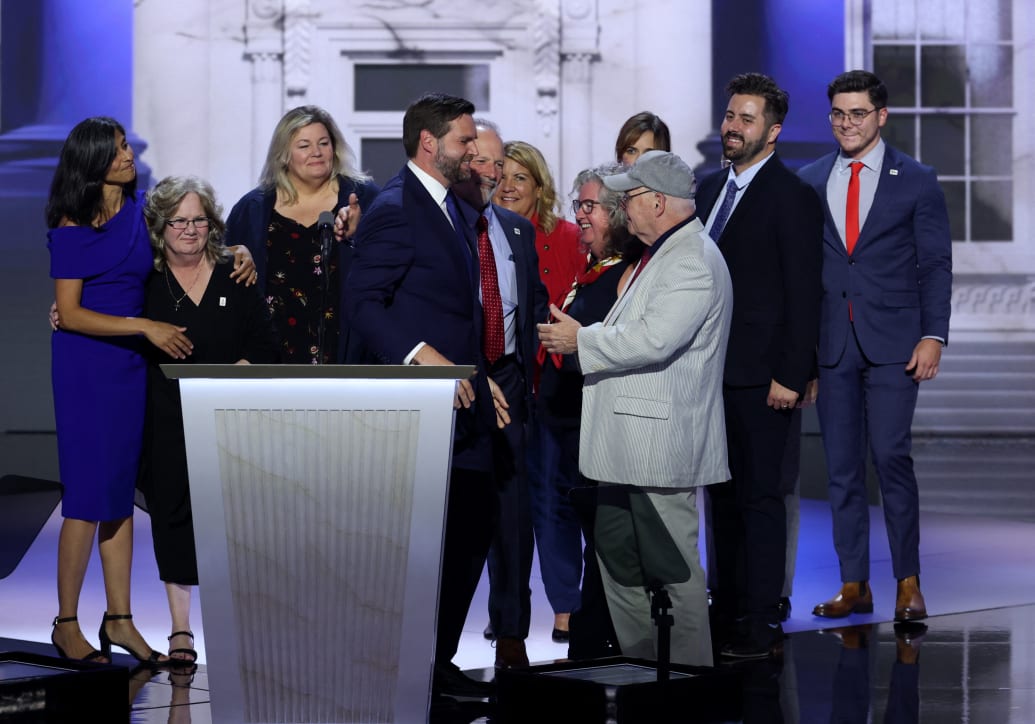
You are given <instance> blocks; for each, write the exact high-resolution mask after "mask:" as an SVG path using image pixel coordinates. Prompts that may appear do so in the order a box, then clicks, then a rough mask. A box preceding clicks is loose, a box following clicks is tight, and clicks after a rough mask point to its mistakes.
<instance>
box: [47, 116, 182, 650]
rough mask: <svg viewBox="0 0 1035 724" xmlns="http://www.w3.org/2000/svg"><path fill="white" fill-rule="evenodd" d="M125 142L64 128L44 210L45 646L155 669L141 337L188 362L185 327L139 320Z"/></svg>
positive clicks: (146, 266)
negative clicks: (89, 575) (54, 563)
mask: <svg viewBox="0 0 1035 724" xmlns="http://www.w3.org/2000/svg"><path fill="white" fill-rule="evenodd" d="M142 206H143V201H142V198H141V196H139V195H137V193H136V167H135V165H134V162H133V150H132V149H131V148H130V146H129V144H128V143H127V142H126V133H125V130H124V129H123V128H122V126H121V125H119V123H118V122H117V121H114V120H112V119H110V118H101V117H99V118H89V119H87V120H85V121H83V122H81V123H79V124H78V125H77V126H76V127H75V128H73V129H72V132H71V134H69V136H68V139H67V140H66V141H65V144H64V146H63V147H62V149H61V157H60V159H59V161H58V167H57V170H56V171H55V173H54V180H53V182H52V184H51V188H50V198H49V200H48V202H47V212H46V214H47V226H48V228H49V229H50V231H49V232H48V238H49V243H48V248H49V249H50V260H51V276H52V277H53V278H54V285H55V291H56V299H57V310H58V315H59V319H60V328H59V329H58V330H57V331H56V332H55V333H54V335H53V339H52V343H51V352H52V362H51V364H52V378H53V388H54V412H55V418H56V422H57V437H58V461H59V465H60V470H61V481H62V483H63V484H64V488H65V492H64V497H63V499H62V505H61V514H62V516H64V518H65V520H64V522H63V523H62V526H61V535H60V538H59V542H58V615H57V617H56V618H55V619H54V628H53V632H52V633H51V641H52V642H53V643H54V646H55V648H57V650H58V653H59V654H61V655H62V656H66V657H68V658H74V659H102V658H107V659H109V660H110V657H111V645H112V644H115V645H117V646H120V647H122V648H124V649H125V650H126V651H128V652H129V653H130V654H132V655H133V656H134V657H136V658H137V659H139V660H141V661H144V662H150V663H159V662H162V661H165V660H167V657H165V656H163V655H161V654H159V653H158V652H156V651H154V650H153V649H152V648H151V647H150V646H149V645H148V644H147V642H146V641H145V640H144V638H143V636H141V635H140V632H139V631H137V629H136V627H135V626H134V625H133V621H132V615H131V613H130V564H131V561H132V556H133V497H134V485H135V482H136V479H137V470H138V467H139V463H140V451H141V446H142V430H143V423H144V400H145V389H146V384H147V369H146V365H145V363H144V359H143V357H142V356H141V354H140V346H141V345H142V344H143V343H144V341H143V340H142V339H141V337H143V338H145V339H146V340H147V342H150V343H151V344H153V345H154V346H156V347H158V348H159V349H161V350H163V351H164V352H165V353H167V354H168V355H170V356H172V357H175V358H176V359H184V358H186V357H187V355H189V354H190V353H191V342H190V340H189V339H188V338H187V336H186V335H185V334H184V331H185V328H183V327H176V326H174V325H172V324H167V323H165V322H156V321H153V320H150V319H146V318H143V317H141V316H140V314H141V311H142V310H143V305H144V284H145V281H146V280H147V277H148V276H149V275H150V274H151V272H152V270H153V266H152V257H151V246H150V243H149V239H148V233H147V228H146V226H145V224H144V217H143V214H142V210H141V209H142ZM95 534H97V536H98V544H97V545H98V549H99V551H100V557H101V565H102V567H103V569H104V587H105V594H106V600H107V612H106V613H105V615H104V620H103V621H102V622H101V628H100V632H99V634H98V635H99V638H100V641H101V648H102V652H103V653H102V652H98V651H96V650H94V649H93V647H92V646H91V645H90V644H89V642H87V640H86V638H85V637H84V636H83V633H82V630H81V629H80V627H79V623H78V620H77V610H78V606H79V595H80V592H81V590H82V586H83V579H84V576H85V574H86V567H87V563H88V562H89V559H90V553H91V550H92V548H93V539H94V535H95Z"/></svg>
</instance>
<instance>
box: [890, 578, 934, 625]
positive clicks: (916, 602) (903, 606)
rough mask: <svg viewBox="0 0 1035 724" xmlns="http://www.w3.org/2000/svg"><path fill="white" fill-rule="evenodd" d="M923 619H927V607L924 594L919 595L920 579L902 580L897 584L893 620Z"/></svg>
mask: <svg viewBox="0 0 1035 724" xmlns="http://www.w3.org/2000/svg"><path fill="white" fill-rule="evenodd" d="M923 618H927V605H926V604H925V603H924V594H922V593H920V577H919V576H910V577H909V578H903V579H902V580H901V581H899V582H898V593H897V594H896V595H895V620H896V621H919V620H920V619H923Z"/></svg>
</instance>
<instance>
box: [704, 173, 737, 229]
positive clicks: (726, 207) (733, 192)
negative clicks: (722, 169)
mask: <svg viewBox="0 0 1035 724" xmlns="http://www.w3.org/2000/svg"><path fill="white" fill-rule="evenodd" d="M736 198H737V182H736V181H734V180H733V179H730V182H729V183H728V184H726V198H724V199H723V200H722V206H720V207H719V215H718V216H716V217H715V223H714V224H712V228H711V231H709V232H708V235H709V236H711V237H712V241H718V240H719V237H720V236H722V230H723V229H724V228H725V226H726V222H727V221H728V220H729V218H730V212H731V211H733V201H734V199H736Z"/></svg>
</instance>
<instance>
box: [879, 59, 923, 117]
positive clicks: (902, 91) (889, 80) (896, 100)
mask: <svg viewBox="0 0 1035 724" xmlns="http://www.w3.org/2000/svg"><path fill="white" fill-rule="evenodd" d="M873 72H874V73H875V74H876V75H877V77H878V78H880V79H881V80H882V81H884V85H886V86H887V87H888V105H889V106H892V107H895V106H901V107H905V108H913V107H915V106H916V46H915V45H875V46H874V47H873Z"/></svg>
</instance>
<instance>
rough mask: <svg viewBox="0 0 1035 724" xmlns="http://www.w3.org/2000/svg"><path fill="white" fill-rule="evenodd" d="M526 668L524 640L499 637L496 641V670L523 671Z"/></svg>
mask: <svg viewBox="0 0 1035 724" xmlns="http://www.w3.org/2000/svg"><path fill="white" fill-rule="evenodd" d="M527 667H528V652H527V651H526V650H525V641H524V639H519V638H516V637H513V636H500V637H499V638H498V639H496V668H497V669H524V668H527Z"/></svg>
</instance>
